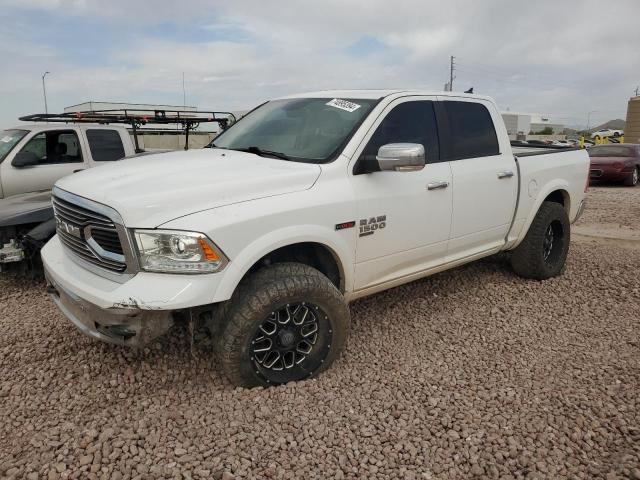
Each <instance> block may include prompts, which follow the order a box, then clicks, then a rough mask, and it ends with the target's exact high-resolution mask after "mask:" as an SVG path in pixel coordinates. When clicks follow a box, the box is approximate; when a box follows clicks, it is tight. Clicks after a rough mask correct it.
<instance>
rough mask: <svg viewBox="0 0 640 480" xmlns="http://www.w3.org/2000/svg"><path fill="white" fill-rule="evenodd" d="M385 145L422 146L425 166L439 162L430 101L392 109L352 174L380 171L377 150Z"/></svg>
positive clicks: (435, 129)
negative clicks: (413, 144) (411, 144)
mask: <svg viewBox="0 0 640 480" xmlns="http://www.w3.org/2000/svg"><path fill="white" fill-rule="evenodd" d="M388 143H419V144H420V145H422V146H423V147H424V150H425V155H426V161H427V163H433V162H437V161H439V160H440V146H439V144H438V128H437V126H436V116H435V111H434V108H433V102H431V101H428V100H419V101H411V102H404V103H401V104H400V105H398V106H396V107H394V108H393V110H391V111H390V112H389V113H388V114H387V116H386V117H385V118H384V120H382V122H381V123H380V125H378V128H377V129H376V131H375V132H374V134H373V136H372V137H371V139H370V140H369V142H368V143H367V146H366V147H365V148H364V151H363V152H362V155H361V156H360V159H359V160H358V164H357V165H356V169H355V172H354V173H355V174H358V173H364V172H371V171H377V170H379V168H378V162H377V161H376V155H377V154H378V149H379V148H380V147H381V146H383V145H386V144H388Z"/></svg>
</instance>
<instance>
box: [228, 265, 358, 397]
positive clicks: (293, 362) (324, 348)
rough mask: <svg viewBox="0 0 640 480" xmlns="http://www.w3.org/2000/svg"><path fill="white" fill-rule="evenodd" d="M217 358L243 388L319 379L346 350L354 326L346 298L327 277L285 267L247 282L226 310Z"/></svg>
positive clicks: (267, 269)
mask: <svg viewBox="0 0 640 480" xmlns="http://www.w3.org/2000/svg"><path fill="white" fill-rule="evenodd" d="M223 316H224V317H225V318H223V319H222V321H223V324H222V326H221V328H219V329H216V330H217V331H218V335H219V336H218V338H217V340H216V342H217V348H216V349H217V353H218V359H219V361H220V363H221V364H222V368H223V370H224V373H225V375H226V376H227V378H229V380H230V381H231V382H232V383H234V384H235V385H239V386H243V387H255V386H260V385H262V386H268V385H278V384H283V383H287V382H292V381H298V380H304V379H307V378H311V377H314V376H316V375H318V374H319V373H320V372H322V371H323V370H325V369H326V368H328V367H329V366H330V365H331V363H332V362H333V361H334V360H335V359H336V358H337V357H338V356H339V355H340V353H341V352H342V350H343V349H344V346H345V343H346V339H347V335H348V331H349V323H350V315H349V308H348V307H347V304H346V302H345V301H344V298H343V296H342V294H341V293H340V292H339V291H338V289H337V288H336V287H335V286H334V285H333V284H332V283H331V281H330V280H329V279H328V278H327V277H325V276H324V275H323V274H322V273H320V272H319V271H317V270H315V269H314V268H311V267H309V266H307V265H303V264H299V263H279V264H275V265H271V266H268V267H265V268H263V269H261V270H258V271H257V272H256V273H254V274H252V275H250V276H249V277H248V278H246V279H245V280H243V281H242V282H241V284H240V285H239V287H238V289H237V290H236V292H235V293H234V295H233V297H232V298H231V300H229V303H228V304H227V305H226V306H225V307H224V308H223Z"/></svg>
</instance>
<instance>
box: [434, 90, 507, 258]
mask: <svg viewBox="0 0 640 480" xmlns="http://www.w3.org/2000/svg"><path fill="white" fill-rule="evenodd" d="M438 117H439V118H438V120H439V123H438V126H439V129H440V138H441V151H442V156H443V159H444V160H448V161H449V162H450V164H451V174H452V178H453V199H452V202H453V216H452V221H451V236H450V239H449V246H448V251H447V261H455V260H458V259H462V258H467V257H472V256H474V255H476V254H480V253H486V252H487V251H490V250H497V249H499V248H500V247H501V246H502V245H503V243H504V239H505V237H506V235H507V233H508V230H509V227H510V225H511V221H512V218H513V214H514V211H515V207H516V199H517V193H518V172H517V171H516V163H515V160H514V158H513V155H512V153H511V148H510V145H509V144H508V135H507V132H506V128H505V126H504V123H503V122H502V119H501V118H500V114H499V113H498V112H497V110H496V109H495V107H494V106H493V104H492V103H490V102H486V101H483V100H478V99H470V98H464V97H441V98H440V102H438Z"/></svg>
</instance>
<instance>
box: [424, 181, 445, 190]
mask: <svg viewBox="0 0 640 480" xmlns="http://www.w3.org/2000/svg"><path fill="white" fill-rule="evenodd" d="M448 186H449V182H433V183H427V190H439V189H442V188H447V187H448Z"/></svg>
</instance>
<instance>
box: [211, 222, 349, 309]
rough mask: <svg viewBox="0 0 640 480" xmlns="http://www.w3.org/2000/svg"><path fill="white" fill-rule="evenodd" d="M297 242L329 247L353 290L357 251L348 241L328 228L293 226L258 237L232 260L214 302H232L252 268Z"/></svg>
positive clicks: (347, 283)
mask: <svg viewBox="0 0 640 480" xmlns="http://www.w3.org/2000/svg"><path fill="white" fill-rule="evenodd" d="M297 243H317V244H320V245H322V246H323V247H326V248H327V249H328V250H329V251H330V252H331V253H332V255H333V257H334V259H335V260H336V263H337V264H338V268H339V270H340V275H341V276H342V277H343V278H344V290H345V291H350V290H351V289H352V286H353V262H354V252H353V249H352V248H351V247H350V246H349V243H348V241H347V239H346V238H343V237H341V236H338V235H336V232H335V231H334V230H331V229H328V228H326V227H320V226H317V225H305V226H291V227H285V228H281V229H278V230H274V231H272V232H269V233H267V234H265V235H263V236H261V237H258V238H257V239H255V240H254V241H253V242H251V243H250V244H249V245H247V246H246V247H244V248H243V249H242V250H241V251H240V253H239V254H238V255H236V256H235V257H234V258H232V259H231V261H230V262H229V264H228V265H227V269H226V270H225V271H224V274H223V275H222V279H221V282H220V283H219V284H218V287H217V289H216V291H215V295H214V298H213V300H212V303H216V302H221V301H225V300H229V299H230V298H231V295H232V294H233V292H234V291H235V289H236V287H237V286H238V284H239V283H240V281H241V280H242V279H243V278H244V276H245V275H246V273H247V272H248V271H249V269H250V268H251V267H252V266H253V265H254V264H255V263H256V262H257V261H258V260H260V259H261V258H262V257H264V256H265V255H267V254H269V253H271V252H273V251H274V250H277V249H279V248H282V247H286V246H288V245H295V244H297Z"/></svg>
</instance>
